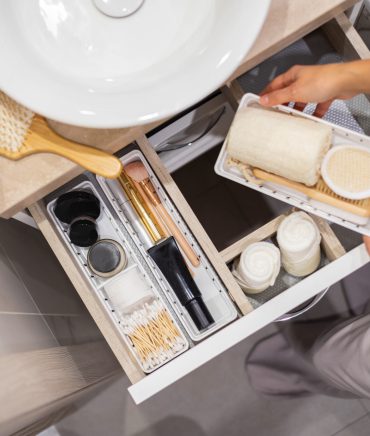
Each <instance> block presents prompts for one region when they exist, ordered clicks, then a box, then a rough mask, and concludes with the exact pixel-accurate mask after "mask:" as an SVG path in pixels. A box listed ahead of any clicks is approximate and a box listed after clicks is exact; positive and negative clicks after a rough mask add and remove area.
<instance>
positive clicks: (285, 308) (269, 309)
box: [129, 245, 370, 404]
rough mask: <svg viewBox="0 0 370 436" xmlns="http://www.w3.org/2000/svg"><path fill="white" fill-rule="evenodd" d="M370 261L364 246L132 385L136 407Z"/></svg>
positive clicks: (131, 390) (131, 391)
mask: <svg viewBox="0 0 370 436" xmlns="http://www.w3.org/2000/svg"><path fill="white" fill-rule="evenodd" d="M369 260H370V258H369V256H368V254H367V252H366V250H365V247H364V245H361V246H359V247H357V248H355V249H353V250H352V251H350V252H349V253H347V254H346V255H344V256H342V257H341V258H340V259H338V260H336V261H334V262H332V263H330V264H329V265H327V266H325V267H324V268H322V269H321V270H320V271H318V272H316V273H314V274H312V275H311V276H309V277H308V278H306V279H305V280H302V281H301V282H300V283H298V284H297V285H295V286H293V287H292V288H290V289H288V290H287V291H285V292H283V293H282V294H280V295H278V296H277V297H275V298H274V299H273V300H270V301H269V302H267V303H265V304H264V305H263V306H261V307H260V308H258V309H256V310H254V311H253V312H251V313H249V314H248V315H245V316H244V317H242V318H241V319H239V320H238V321H235V322H234V323H232V324H231V325H229V326H228V327H226V328H224V329H223V330H221V331H220V332H218V333H217V334H215V335H213V336H212V337H210V338H209V339H206V340H205V341H203V342H202V343H200V344H198V345H197V346H196V347H194V348H192V349H190V350H188V351H187V352H186V353H184V354H183V355H182V356H180V357H178V358H177V359H175V360H173V361H172V362H170V363H168V364H167V365H166V366H164V367H162V368H160V369H159V370H158V371H156V372H155V373H153V374H151V375H149V376H148V377H145V378H144V379H142V380H141V381H139V382H138V383H136V384H134V385H132V386H131V387H130V388H129V392H130V394H131V396H132V398H133V399H134V401H135V402H136V403H137V404H139V403H141V402H143V401H145V400H147V399H148V398H150V397H152V396H153V395H155V394H156V393H158V392H160V391H161V390H162V389H164V388H166V387H168V386H170V385H171V384H173V383H175V382H176V381H177V380H179V379H181V378H182V377H184V376H185V375H187V374H189V373H190V372H192V371H194V370H195V369H197V368H199V367H200V366H202V365H204V364H205V363H206V362H208V361H209V360H211V359H213V358H214V357H216V356H218V355H219V354H221V353H223V352H224V351H226V350H227V349H229V348H231V347H232V346H233V345H235V344H237V343H238V342H240V341H242V340H243V339H245V338H247V337H248V336H251V335H252V334H253V333H255V332H256V331H258V330H260V329H262V328H263V327H265V326H266V325H267V324H269V323H271V322H273V321H274V320H275V319H277V318H278V317H280V316H281V315H283V314H285V313H287V312H289V311H290V310H291V309H293V308H294V307H296V306H298V305H300V304H302V303H304V302H305V301H306V300H308V299H309V298H312V297H313V296H315V295H316V294H318V293H319V292H320V291H322V290H323V289H324V288H326V287H328V286H330V285H332V284H334V283H336V282H337V281H339V280H341V279H343V278H344V277H346V276H347V275H349V274H351V273H352V272H354V271H356V270H357V269H359V268H361V267H362V266H363V265H365V264H366V263H367V262H369Z"/></svg>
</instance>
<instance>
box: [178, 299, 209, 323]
mask: <svg viewBox="0 0 370 436" xmlns="http://www.w3.org/2000/svg"><path fill="white" fill-rule="evenodd" d="M185 308H186V310H187V311H188V312H189V315H190V316H191V319H192V320H193V321H194V324H195V325H196V327H197V329H198V330H205V329H206V328H208V327H209V326H210V325H212V324H213V323H214V322H215V321H214V319H213V317H212V315H211V314H210V312H209V310H208V308H207V306H206V305H205V304H204V301H203V300H202V299H201V298H199V299H194V300H191V301H189V303H188V304H187V305H186V306H185Z"/></svg>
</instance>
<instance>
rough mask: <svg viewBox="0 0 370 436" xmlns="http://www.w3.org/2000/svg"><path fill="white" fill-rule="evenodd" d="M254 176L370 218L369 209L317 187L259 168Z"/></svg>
mask: <svg viewBox="0 0 370 436" xmlns="http://www.w3.org/2000/svg"><path fill="white" fill-rule="evenodd" d="M253 174H254V175H255V176H256V177H257V178H258V179H260V180H263V181H265V182H272V183H276V184H278V185H283V186H286V187H287V188H290V189H294V190H296V191H298V192H302V194H305V195H306V196H307V197H309V198H311V199H313V200H316V201H321V202H322V203H325V204H328V205H329V206H333V207H336V208H339V209H342V210H345V211H346V212H349V213H353V214H355V215H359V216H362V217H369V215H370V214H369V210H368V209H367V208H364V207H361V206H358V205H356V204H353V202H351V201H350V200H349V201H346V200H345V199H342V198H340V197H338V196H336V195H335V194H334V195H330V194H329V193H326V192H323V191H321V190H319V189H317V187H316V186H314V187H312V188H310V187H309V186H306V185H303V184H302V183H298V182H293V181H291V180H288V179H285V178H284V177H281V176H277V175H276V174H271V173H268V172H266V171H263V170H260V169H258V168H254V169H253Z"/></svg>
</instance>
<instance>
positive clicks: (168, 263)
mask: <svg viewBox="0 0 370 436" xmlns="http://www.w3.org/2000/svg"><path fill="white" fill-rule="evenodd" d="M148 253H149V255H150V256H151V258H152V259H153V260H154V262H155V263H156V264H157V265H158V268H159V269H160V270H161V271H162V273H163V275H164V276H165V277H166V279H167V281H168V283H169V285H170V286H171V287H172V289H173V290H174V292H175V294H176V295H177V297H178V299H179V300H180V303H181V304H182V305H183V306H184V307H185V309H186V310H187V311H188V313H189V315H190V317H191V319H192V320H193V321H194V324H195V325H196V327H197V328H198V330H204V329H206V328H207V327H209V326H210V325H211V324H213V323H214V322H215V321H214V319H213V317H212V315H211V314H210V312H209V310H208V308H207V306H206V305H205V304H204V301H203V299H202V294H201V293H200V291H199V289H198V286H197V284H196V283H195V281H194V279H193V277H192V276H191V274H190V272H189V270H188V267H187V265H186V263H185V261H184V258H183V257H182V254H181V252H180V250H179V247H178V246H177V243H176V241H175V239H174V238H173V237H172V236H170V237H169V238H167V239H165V240H163V241H161V242H159V243H158V244H157V245H154V246H153V247H151V248H149V250H148Z"/></svg>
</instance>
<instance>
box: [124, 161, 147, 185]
mask: <svg viewBox="0 0 370 436" xmlns="http://www.w3.org/2000/svg"><path fill="white" fill-rule="evenodd" d="M125 169H126V172H127V174H128V175H129V176H130V177H131V179H133V180H135V182H138V183H140V182H142V181H143V180H145V179H148V178H149V174H148V171H147V169H146V168H145V165H144V164H143V163H142V162H139V161H134V162H131V163H129V164H127V165H125Z"/></svg>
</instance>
